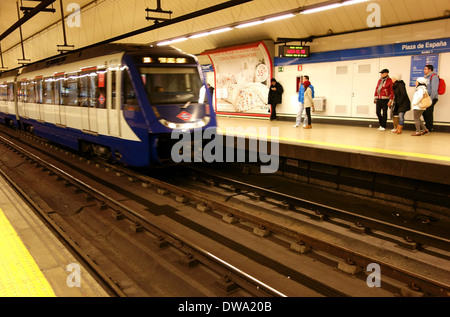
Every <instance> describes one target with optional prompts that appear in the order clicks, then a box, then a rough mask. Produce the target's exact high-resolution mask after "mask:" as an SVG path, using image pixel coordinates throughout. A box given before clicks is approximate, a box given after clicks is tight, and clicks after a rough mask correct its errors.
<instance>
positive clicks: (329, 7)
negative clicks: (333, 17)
mask: <svg viewBox="0 0 450 317" xmlns="http://www.w3.org/2000/svg"><path fill="white" fill-rule="evenodd" d="M341 5H342V4H341V3H334V4H329V5H327V6H323V7H318V8H314V9H309V10H305V11H302V12H300V14H310V13H316V12H320V11H325V10H330V9H334V8H338V7H340V6H341Z"/></svg>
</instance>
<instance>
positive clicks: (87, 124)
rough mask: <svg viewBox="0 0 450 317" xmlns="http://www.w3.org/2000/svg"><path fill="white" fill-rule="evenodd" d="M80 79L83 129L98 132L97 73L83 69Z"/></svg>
mask: <svg viewBox="0 0 450 317" xmlns="http://www.w3.org/2000/svg"><path fill="white" fill-rule="evenodd" d="M79 79H80V80H79V106H80V109H81V126H82V129H83V130H86V131H90V132H97V131H98V124H97V109H96V106H97V102H98V101H97V97H96V90H97V85H96V81H97V73H96V72H91V71H83V72H81V76H80V78H79Z"/></svg>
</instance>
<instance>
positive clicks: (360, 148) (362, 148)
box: [217, 128, 450, 162]
mask: <svg viewBox="0 0 450 317" xmlns="http://www.w3.org/2000/svg"><path fill="white" fill-rule="evenodd" d="M217 130H218V131H219V132H220V133H221V134H222V135H223V134H224V131H223V130H221V129H220V128H218V129H217ZM233 133H234V134H236V135H242V136H251V137H258V135H257V134H252V133H240V132H236V131H234V132H233ZM267 139H268V140H271V137H270V136H267ZM278 140H279V141H288V142H295V143H307V144H314V145H323V146H330V147H335V148H343V149H349V150H358V151H366V152H374V153H383V154H393V155H400V156H412V157H417V158H425V159H430V160H438V161H446V162H450V157H448V156H441V155H432V154H424V153H413V152H404V151H396V150H387V149H377V148H370V147H365V146H357V145H347V144H337V143H329V142H322V141H311V140H301V139H294V138H286V137H278Z"/></svg>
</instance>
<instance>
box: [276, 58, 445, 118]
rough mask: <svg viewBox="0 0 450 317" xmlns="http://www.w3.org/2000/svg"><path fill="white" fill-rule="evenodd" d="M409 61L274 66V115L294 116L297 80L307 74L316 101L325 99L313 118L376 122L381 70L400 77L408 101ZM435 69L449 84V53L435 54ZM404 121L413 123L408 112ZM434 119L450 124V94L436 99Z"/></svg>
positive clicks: (362, 61) (411, 94)
mask: <svg viewBox="0 0 450 317" xmlns="http://www.w3.org/2000/svg"><path fill="white" fill-rule="evenodd" d="M411 58H412V56H395V57H383V58H371V59H360V60H350V61H336V62H324V63H313V64H302V65H289V66H282V67H277V66H276V67H275V73H274V74H275V78H276V79H277V80H278V81H279V82H280V83H281V84H282V85H283V87H284V94H283V103H282V104H281V105H279V106H278V107H277V114H278V115H280V116H285V117H294V116H295V114H296V111H297V110H296V109H297V103H298V94H297V91H296V89H297V77H300V76H304V75H308V76H309V77H310V81H311V83H312V85H313V86H314V90H315V96H316V98H317V97H324V98H325V99H326V106H325V111H316V112H315V113H314V116H315V117H320V118H328V119H336V118H348V119H355V120H358V119H365V118H371V119H376V118H377V117H376V114H375V104H374V92H375V86H376V84H377V81H378V79H379V78H380V74H379V71H380V70H381V69H384V68H387V69H389V71H390V76H391V77H392V76H394V75H395V74H401V75H402V79H403V81H404V82H405V84H406V88H407V92H408V95H409V97H410V99H411V100H412V96H413V94H414V91H415V89H414V87H410V85H409V81H410V75H411ZM423 66H425V65H423ZM438 67H439V76H440V77H442V78H444V79H445V80H446V82H447V83H450V53H440V54H439V65H438ZM405 119H406V120H413V112H412V111H408V112H407V113H406V116H405ZM434 120H435V122H436V123H438V122H440V123H450V91H447V92H446V94H444V95H440V96H439V102H438V103H437V105H436V107H435V111H434Z"/></svg>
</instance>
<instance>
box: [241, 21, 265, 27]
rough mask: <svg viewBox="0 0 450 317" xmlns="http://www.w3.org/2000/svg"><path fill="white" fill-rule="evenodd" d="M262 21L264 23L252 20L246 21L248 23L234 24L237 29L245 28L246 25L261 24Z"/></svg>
mask: <svg viewBox="0 0 450 317" xmlns="http://www.w3.org/2000/svg"><path fill="white" fill-rule="evenodd" d="M262 23H264V21H262V20H259V21H253V22H248V23H244V24H239V25H237V26H236V28H237V29H242V28H246V27H249V26H254V25H259V24H262Z"/></svg>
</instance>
